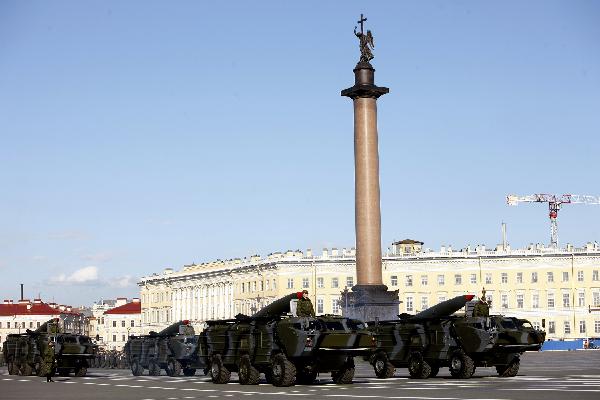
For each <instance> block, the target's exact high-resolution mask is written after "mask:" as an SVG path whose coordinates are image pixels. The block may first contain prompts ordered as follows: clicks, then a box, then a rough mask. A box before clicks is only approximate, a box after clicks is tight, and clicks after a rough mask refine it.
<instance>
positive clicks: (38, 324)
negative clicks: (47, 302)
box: [37, 321, 104, 328]
mask: <svg viewBox="0 0 600 400" xmlns="http://www.w3.org/2000/svg"><path fill="white" fill-rule="evenodd" d="M102 323H104V322H102ZM39 327H40V321H38V322H37V328H39Z"/></svg>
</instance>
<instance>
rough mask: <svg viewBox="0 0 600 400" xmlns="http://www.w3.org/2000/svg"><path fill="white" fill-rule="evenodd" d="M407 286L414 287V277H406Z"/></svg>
mask: <svg viewBox="0 0 600 400" xmlns="http://www.w3.org/2000/svg"><path fill="white" fill-rule="evenodd" d="M405 285H406V286H412V285H413V280H412V275H406V281H405Z"/></svg>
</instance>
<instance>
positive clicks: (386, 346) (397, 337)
mask: <svg viewBox="0 0 600 400" xmlns="http://www.w3.org/2000/svg"><path fill="white" fill-rule="evenodd" d="M473 297H474V296H473V295H464V296H457V297H455V298H453V299H450V300H446V301H444V302H441V303H440V304H437V305H435V306H433V307H430V308H428V309H426V310H424V311H422V312H420V313H418V314H416V315H408V314H402V315H400V319H399V320H394V321H379V322H375V323H372V324H370V326H369V329H370V331H371V332H372V334H373V336H374V338H375V340H376V349H375V350H374V351H373V352H372V354H371V355H370V357H369V361H370V362H371V364H372V365H373V368H374V370H375V374H376V376H377V377H378V378H389V377H391V376H392V375H393V374H394V371H395V368H398V367H403V368H408V372H409V374H410V376H411V377H413V378H421V379H424V378H429V377H434V376H436V375H437V374H438V372H439V369H440V368H441V367H449V369H450V374H451V375H452V376H453V377H455V378H470V377H471V376H472V375H473V373H474V372H475V368H476V367H478V366H485V367H492V366H495V367H496V370H497V372H498V374H499V375H500V376H515V375H516V374H517V373H518V371H519V363H520V358H519V357H520V355H521V354H522V353H523V352H525V351H532V350H539V349H540V348H541V346H542V344H543V343H544V339H545V332H542V331H539V330H536V329H534V328H533V327H532V326H531V324H530V323H529V322H528V321H527V320H523V319H518V318H512V317H506V316H503V315H492V316H489V315H470V314H469V313H466V314H465V315H453V313H455V312H456V311H458V310H459V309H461V308H462V307H464V306H465V304H466V303H467V302H468V301H470V300H472V299H473Z"/></svg>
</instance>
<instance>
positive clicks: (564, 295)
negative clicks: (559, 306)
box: [563, 293, 571, 308]
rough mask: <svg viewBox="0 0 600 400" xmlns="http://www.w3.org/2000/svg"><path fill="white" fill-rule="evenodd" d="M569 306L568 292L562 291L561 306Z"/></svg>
mask: <svg viewBox="0 0 600 400" xmlns="http://www.w3.org/2000/svg"><path fill="white" fill-rule="evenodd" d="M569 307H571V302H570V301H569V293H563V308H569Z"/></svg>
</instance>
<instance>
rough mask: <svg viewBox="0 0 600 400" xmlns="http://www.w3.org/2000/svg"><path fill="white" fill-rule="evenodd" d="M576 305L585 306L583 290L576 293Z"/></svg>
mask: <svg viewBox="0 0 600 400" xmlns="http://www.w3.org/2000/svg"><path fill="white" fill-rule="evenodd" d="M577 305H578V306H579V307H585V292H579V293H577Z"/></svg>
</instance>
